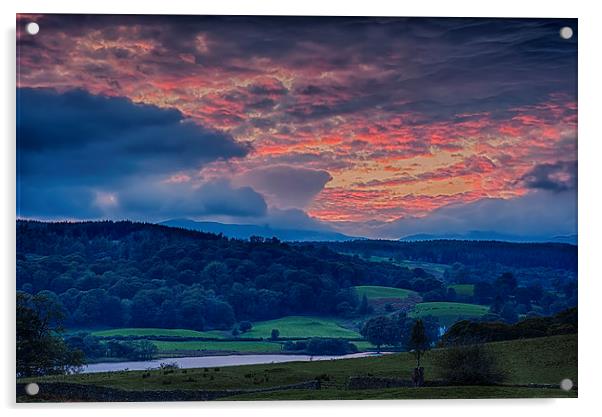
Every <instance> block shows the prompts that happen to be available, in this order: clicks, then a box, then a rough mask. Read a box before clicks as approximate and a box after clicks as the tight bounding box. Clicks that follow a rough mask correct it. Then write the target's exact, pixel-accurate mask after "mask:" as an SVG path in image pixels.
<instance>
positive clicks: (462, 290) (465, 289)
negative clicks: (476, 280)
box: [449, 284, 474, 297]
mask: <svg viewBox="0 0 602 417" xmlns="http://www.w3.org/2000/svg"><path fill="white" fill-rule="evenodd" d="M449 288H453V289H454V290H455V291H456V294H458V295H462V296H467V297H472V296H473V295H474V284H454V285H450V286H449Z"/></svg>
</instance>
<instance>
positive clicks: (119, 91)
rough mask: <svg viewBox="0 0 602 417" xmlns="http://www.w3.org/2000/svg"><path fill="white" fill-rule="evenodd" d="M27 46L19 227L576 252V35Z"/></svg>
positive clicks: (229, 27) (427, 26) (540, 28)
mask: <svg viewBox="0 0 602 417" xmlns="http://www.w3.org/2000/svg"><path fill="white" fill-rule="evenodd" d="M30 21H35V22H37V23H39V25H40V32H39V34H37V35H36V36H31V35H28V34H27V33H26V32H25V31H24V27H25V24H26V23H28V22H30ZM563 26H570V27H572V29H573V31H574V36H573V38H572V39H570V40H565V39H562V38H561V37H560V36H559V30H560V28H561V27H563ZM17 27H18V34H17V37H18V39H17V55H18V56H17V63H18V77H17V78H18V79H17V88H18V94H17V105H18V111H17V117H18V120H17V129H18V141H17V151H18V160H17V167H18V173H17V182H18V199H17V201H18V207H17V212H18V215H19V216H21V217H25V218H40V219H61V220H64V219H68V220H71V219H73V220H75V219H100V218H111V219H122V218H129V219H135V220H146V221H160V220H166V219H170V218H176V217H177V218H181V217H186V218H191V219H208V220H217V221H222V222H232V223H254V224H270V225H272V226H274V227H287V228H315V229H335V230H338V231H341V232H344V233H347V234H349V235H353V236H369V237H383V238H399V237H402V236H405V235H409V234H414V233H464V232H467V231H471V230H482V231H483V230H487V231H497V232H500V233H510V234H517V235H529V236H555V235H564V234H574V233H576V224H577V218H576V216H577V214H576V186H577V172H576V169H577V92H576V87H577V78H576V77H577V35H578V31H577V21H576V20H571V19H568V20H558V19H510V20H508V19H506V20H504V19H455V18H454V19H442V18H438V19H436V18H399V19H397V18H326V17H324V18H321V17H217V16H204V17H194V16H112V15H87V16H83V15H19V16H17Z"/></svg>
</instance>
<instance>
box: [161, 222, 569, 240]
mask: <svg viewBox="0 0 602 417" xmlns="http://www.w3.org/2000/svg"><path fill="white" fill-rule="evenodd" d="M160 224H162V225H164V226H171V227H181V228H184V229H189V230H198V231H201V232H208V233H216V234H219V233H221V234H223V235H224V236H227V237H231V238H235V239H249V238H250V237H251V236H261V237H265V238H271V237H277V238H278V239H280V240H285V241H289V242H310V241H316V242H319V241H330V242H341V241H346V240H353V239H365V238H362V237H353V236H348V235H345V234H343V233H338V232H334V231H331V230H311V229H310V230H304V229H280V228H273V227H270V226H268V225H263V226H262V225H256V224H227V223H219V222H207V221H195V220H190V219H172V220H167V221H164V222H161V223H160ZM441 239H443V240H497V241H503V242H556V243H570V244H572V245H576V244H577V235H567V236H552V237H549V236H523V235H511V234H504V233H498V232H494V231H480V230H473V231H470V232H466V233H433V234H428V233H420V234H414V235H408V236H404V237H402V238H400V239H399V240H400V241H406V242H411V241H424V240H441Z"/></svg>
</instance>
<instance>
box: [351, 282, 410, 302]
mask: <svg viewBox="0 0 602 417" xmlns="http://www.w3.org/2000/svg"><path fill="white" fill-rule="evenodd" d="M354 288H355V291H356V292H357V295H358V296H359V297H360V298H361V297H363V296H364V295H365V296H366V297H367V298H368V300H371V299H377V298H406V297H408V296H410V295H414V294H416V292H415V291H412V290H404V289H402V288H394V287H379V286H375V285H362V286H358V287H354Z"/></svg>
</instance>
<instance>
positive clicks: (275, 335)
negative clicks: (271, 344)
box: [271, 329, 280, 340]
mask: <svg viewBox="0 0 602 417" xmlns="http://www.w3.org/2000/svg"><path fill="white" fill-rule="evenodd" d="M279 336H280V330H278V329H272V335H271V338H272V340H277V339H278V337H279Z"/></svg>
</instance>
